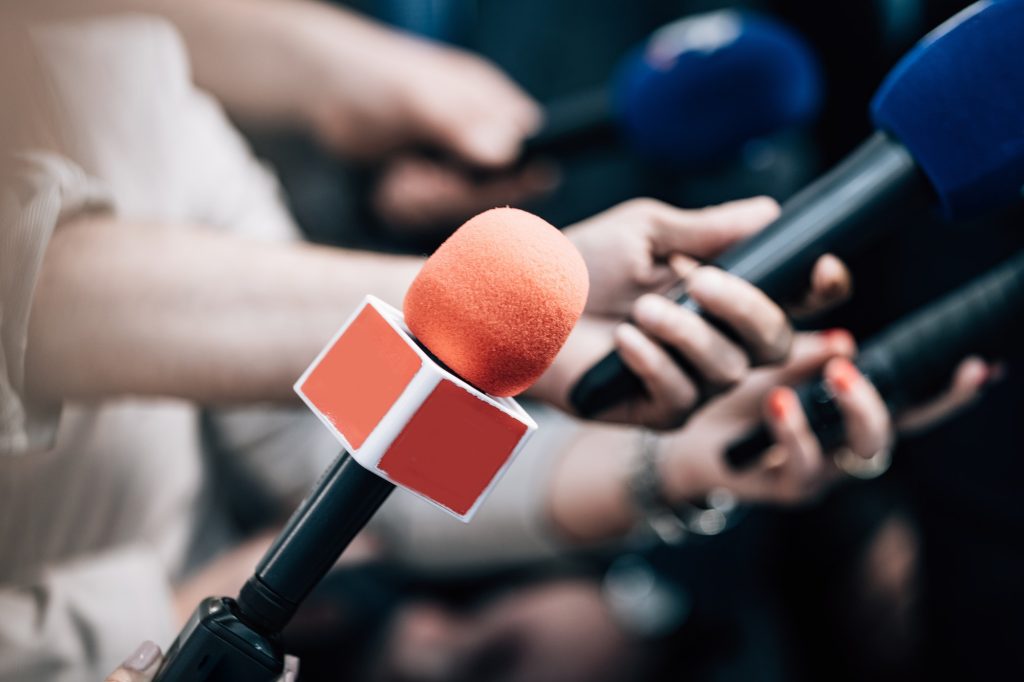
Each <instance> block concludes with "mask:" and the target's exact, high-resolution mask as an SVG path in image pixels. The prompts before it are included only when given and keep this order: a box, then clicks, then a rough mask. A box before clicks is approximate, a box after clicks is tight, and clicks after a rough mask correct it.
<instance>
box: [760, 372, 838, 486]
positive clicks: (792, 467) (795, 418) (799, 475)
mask: <svg viewBox="0 0 1024 682" xmlns="http://www.w3.org/2000/svg"><path fill="white" fill-rule="evenodd" d="M764 419H765V423H766V424H768V428H769V429H770V430H771V432H772V435H773V436H774V437H775V442H776V443H778V444H779V445H780V446H781V447H782V450H781V451H779V450H775V449H773V450H774V451H773V452H769V453H768V455H769V457H768V461H767V462H766V466H767V467H769V468H773V467H774V468H776V470H778V471H780V472H782V473H783V475H785V476H787V477H788V478H789V479H790V482H791V483H792V484H795V485H797V486H804V485H808V484H809V483H810V482H811V480H812V479H813V478H814V476H815V475H816V474H818V473H819V472H821V471H822V470H823V468H824V462H823V457H822V453H821V445H820V444H819V443H818V439H817V438H816V437H815V436H814V432H813V431H811V427H810V424H808V422H807V416H806V415H805V414H804V411H803V408H802V407H801V405H800V400H799V399H798V398H797V395H796V392H795V391H793V389H791V388H789V387H788V386H780V387H777V388H775V389H772V390H771V391H770V392H769V393H768V395H767V396H766V398H765V403H764ZM808 492H809V491H808Z"/></svg>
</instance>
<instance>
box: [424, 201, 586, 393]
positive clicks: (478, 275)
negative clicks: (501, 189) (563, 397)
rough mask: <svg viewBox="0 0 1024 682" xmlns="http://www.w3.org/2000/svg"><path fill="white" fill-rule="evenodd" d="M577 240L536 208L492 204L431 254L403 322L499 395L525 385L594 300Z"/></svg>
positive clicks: (455, 369) (457, 370)
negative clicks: (534, 210) (589, 293)
mask: <svg viewBox="0 0 1024 682" xmlns="http://www.w3.org/2000/svg"><path fill="white" fill-rule="evenodd" d="M589 284H590V282H589V277H588V275H587V267H586V264H584V262H583V257H582V256H580V254H579V252H578V251H577V250H576V247H575V246H573V244H572V242H570V241H569V240H568V238H566V236H565V235H563V234H562V233H561V232H559V231H558V230H557V229H555V228H554V227H553V226H551V225H550V224H549V223H547V222H545V221H544V220H542V219H541V218H538V217H537V216H535V215H533V214H531V213H527V212H526V211H520V210H518V209H514V208H495V209H491V210H490V211H486V212H484V213H481V214H480V215H478V216H476V217H475V218H472V219H470V220H469V221H468V222H467V223H466V224H464V225H463V226H462V227H460V228H459V229H458V230H456V231H455V232H454V233H453V234H452V235H451V236H450V237H449V238H448V239H447V240H446V241H445V242H444V243H443V244H441V246H440V247H439V248H438V249H437V251H435V252H434V254H433V255H432V256H431V257H430V258H429V259H428V260H427V262H426V264H424V266H423V268H422V269H421V270H420V273H419V275H418V276H417V277H416V279H415V281H414V282H413V283H412V286H411V287H410V288H409V291H408V292H407V293H406V295H405V304H404V313H405V322H406V324H407V325H408V326H409V329H410V330H411V331H412V333H413V334H414V335H415V336H416V338H417V339H418V340H419V341H420V343H422V344H423V345H424V346H426V347H427V349H428V350H429V351H430V352H431V353H433V354H434V355H435V356H436V357H437V358H438V359H439V360H440V361H441V362H443V363H444V364H445V365H447V366H448V367H449V368H450V369H451V370H452V371H453V372H455V373H456V374H458V375H459V376H460V377H462V378H463V379H465V380H466V381H468V382H469V383H471V384H473V385H474V386H476V387H477V388H479V389H481V390H483V391H486V392H487V393H490V394H492V395H495V396H502V397H503V396H513V395H516V394H518V393H521V392H522V391H524V390H526V389H527V388H528V387H529V386H530V385H531V384H533V382H535V381H536V380H537V379H538V378H539V377H540V375H541V374H543V373H544V371H545V370H546V369H547V368H548V367H549V366H550V365H551V363H552V361H554V359H555V355H557V354H558V351H559V350H560V349H561V347H562V345H563V344H564V343H565V340H566V339H567V338H568V336H569V332H571V331H572V328H573V327H574V326H575V325H576V322H577V321H578V320H579V317H580V315H581V314H582V313H583V307H584V305H585V304H586V300H587V290H588V288H589Z"/></svg>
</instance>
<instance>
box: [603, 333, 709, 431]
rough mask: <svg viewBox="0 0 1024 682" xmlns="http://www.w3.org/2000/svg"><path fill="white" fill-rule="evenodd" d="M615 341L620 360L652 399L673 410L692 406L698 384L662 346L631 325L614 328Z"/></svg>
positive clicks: (679, 410)
mask: <svg viewBox="0 0 1024 682" xmlns="http://www.w3.org/2000/svg"><path fill="white" fill-rule="evenodd" d="M615 342H616V346H617V348H618V351H619V355H621V356H622V361H623V362H624V363H625V364H626V366H627V367H629V369H630V370H632V371H633V373H634V374H636V375H637V377H639V379H640V381H641V382H643V385H644V388H645V389H646V390H647V393H648V395H649V396H650V397H651V400H652V401H653V402H655V403H657V404H659V405H664V406H665V407H666V408H667V409H668V410H669V411H670V412H673V413H679V412H687V411H689V410H690V409H692V408H693V406H694V405H695V404H696V402H697V398H698V392H697V387H696V386H695V385H694V383H693V381H691V380H690V378H689V377H687V376H686V375H685V374H684V373H683V371H682V370H681V369H679V367H678V366H677V365H676V363H675V362H674V361H673V360H672V358H671V357H670V356H669V354H668V353H666V352H665V350H664V349H662V348H661V347H660V346H658V344H656V343H654V342H653V341H651V340H650V339H649V338H647V337H646V336H644V335H643V333H641V332H640V330H639V329H637V328H636V327H634V326H633V325H631V324H621V325H619V326H618V327H617V328H616V330H615Z"/></svg>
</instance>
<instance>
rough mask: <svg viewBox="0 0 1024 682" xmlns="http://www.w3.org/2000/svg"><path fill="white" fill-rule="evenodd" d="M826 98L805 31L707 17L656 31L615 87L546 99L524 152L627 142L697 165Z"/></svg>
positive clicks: (810, 113) (763, 20) (752, 19)
mask: <svg viewBox="0 0 1024 682" xmlns="http://www.w3.org/2000/svg"><path fill="white" fill-rule="evenodd" d="M821 100H822V86H821V73H820V68H819V66H818V62H817V60H816V58H815V56H814V54H813V52H812V51H811V49H810V47H808V45H807V43H806V42H805V41H804V40H803V38H802V37H801V36H800V35H799V34H797V33H796V32H795V31H793V30H792V29H790V28H788V27H787V26H785V25H784V24H781V23H779V22H778V21H775V20H773V19H770V18H768V17H765V16H761V15H757V14H753V13H749V12H738V11H735V10H722V11H717V12H709V13H706V14H699V15H695V16H692V17H686V18H683V19H680V20H678V21H675V22H673V23H671V24H668V25H666V26H664V27H662V28H661V29H659V30H657V31H655V32H654V33H653V34H652V35H651V37H650V38H649V39H648V40H647V42H646V43H645V44H644V45H642V46H640V47H638V48H636V49H634V50H633V51H631V52H630V53H629V54H627V55H626V56H625V57H624V58H623V59H622V60H621V62H620V63H619V65H618V67H617V69H616V72H615V75H614V77H613V78H612V82H611V84H610V85H609V86H607V87H603V88H598V89H596V90H590V91H584V92H580V93H576V94H574V95H571V96H567V97H564V98H562V99H557V100H555V101H553V102H550V103H548V104H547V106H546V115H545V123H544V126H543V127H542V129H541V130H540V131H538V132H537V133H536V134H535V135H534V136H533V137H532V138H529V139H527V140H526V142H525V144H524V151H523V155H524V158H531V157H535V156H539V155H560V154H572V153H577V152H580V151H585V150H587V149H593V148H596V147H604V146H608V145H610V144H615V143H617V142H620V141H621V142H624V143H625V144H626V146H627V147H628V148H629V149H630V150H632V151H633V152H634V153H636V154H637V155H639V156H640V157H642V158H646V159H648V160H651V161H655V162H659V163H665V164H668V165H671V166H673V167H677V168H683V169H686V168H693V167H698V166H702V165H706V164H707V163H709V162H711V161H714V160H716V159H719V158H721V157H723V156H726V155H729V154H732V153H734V152H736V151H738V150H739V149H740V147H741V146H742V145H743V144H744V143H745V142H748V141H750V140H752V139H756V138H759V137H763V136H765V135H768V134H770V133H774V132H776V131H778V130H781V129H784V128H787V127H790V126H795V125H800V124H803V123H806V122H808V121H810V120H812V119H813V118H814V117H815V115H816V114H817V112H818V111H819V109H820V106H821Z"/></svg>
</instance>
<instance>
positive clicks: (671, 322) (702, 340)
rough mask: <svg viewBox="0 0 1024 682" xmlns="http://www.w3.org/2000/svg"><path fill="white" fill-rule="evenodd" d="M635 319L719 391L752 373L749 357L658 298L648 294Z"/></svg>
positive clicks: (696, 319)
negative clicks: (683, 358)
mask: <svg viewBox="0 0 1024 682" xmlns="http://www.w3.org/2000/svg"><path fill="white" fill-rule="evenodd" d="M633 319H634V320H635V321H636V324H637V325H638V326H639V327H640V328H641V329H642V330H643V331H644V332H646V333H647V334H649V335H651V336H652V337H654V338H655V339H657V340H658V341H662V342H664V343H666V344H668V345H669V346H671V347H672V348H674V349H675V350H677V351H678V352H679V354H680V355H682V356H683V357H685V358H686V359H687V360H689V361H690V362H691V363H692V364H693V366H694V368H695V369H696V370H697V371H698V372H700V374H701V376H702V377H703V378H704V379H706V380H707V382H708V383H709V384H711V385H713V386H716V387H727V386H733V385H735V384H737V383H739V382H740V381H741V380H742V379H743V378H744V377H745V376H746V375H747V372H748V371H749V369H750V363H749V361H748V360H747V355H746V353H745V352H743V350H742V349H740V348H739V347H738V346H737V345H736V344H735V343H733V342H732V341H730V340H729V339H728V338H726V337H725V335H723V334H722V333H721V332H720V331H718V330H717V329H715V328H714V327H712V326H711V325H710V324H709V323H708V322H707V321H706V320H704V319H702V318H701V317H700V316H699V315H697V314H696V313H694V312H693V311H692V310H688V309H686V308H683V307H682V306H680V305H678V304H676V303H674V302H673V301H670V300H668V299H667V298H665V297H664V296H659V295H658V294H646V295H644V296H641V297H640V298H638V299H637V301H636V304H635V305H634V306H633Z"/></svg>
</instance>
